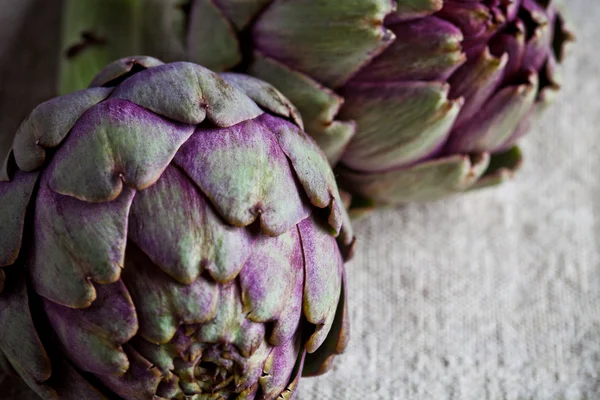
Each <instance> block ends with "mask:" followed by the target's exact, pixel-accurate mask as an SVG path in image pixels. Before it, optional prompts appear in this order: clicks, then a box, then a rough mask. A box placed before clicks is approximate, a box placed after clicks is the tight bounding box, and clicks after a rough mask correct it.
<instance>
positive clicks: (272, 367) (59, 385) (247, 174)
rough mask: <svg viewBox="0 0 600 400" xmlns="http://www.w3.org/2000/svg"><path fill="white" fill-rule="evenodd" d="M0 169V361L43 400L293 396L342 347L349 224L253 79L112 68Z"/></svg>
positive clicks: (47, 111)
mask: <svg viewBox="0 0 600 400" xmlns="http://www.w3.org/2000/svg"><path fill="white" fill-rule="evenodd" d="M0 178H1V179H0V204H1V207H0V266H2V268H0V363H3V364H7V365H9V366H10V369H11V370H12V371H13V372H16V373H17V374H18V375H19V376H20V377H22V378H23V380H24V381H25V382H26V383H27V384H28V385H29V386H30V387H31V388H32V389H33V390H35V391H36V392H37V394H38V395H40V396H41V397H42V398H44V399H57V398H60V399H74V400H75V399H77V400H81V399H117V398H119V399H126V400H134V399H135V400H138V399H140V400H141V399H180V400H183V399H198V400H200V399H233V398H235V399H255V398H256V399H275V398H277V399H291V398H294V397H295V393H296V388H297V385H298V379H299V378H300V374H301V373H302V374H304V375H315V374H320V373H323V372H325V371H326V370H327V369H328V368H329V367H330V366H331V361H332V358H333V357H334V356H335V355H336V354H339V353H341V352H342V351H343V350H344V348H345V346H346V342H347V339H348V326H347V324H348V323H347V315H346V299H345V293H344V286H345V284H344V260H345V259H347V258H348V257H350V254H351V252H352V247H353V235H352V231H351V227H350V224H349V223H348V216H347V214H346V212H345V210H344V207H343V205H342V203H341V200H340V197H339V193H338V190H337V187H336V183H335V179H334V176H333V173H332V171H331V169H330V167H329V165H328V163H327V160H326V158H325V156H324V155H323V154H322V153H321V151H320V150H319V149H318V147H317V146H316V144H314V142H313V141H312V140H311V139H310V138H309V137H308V136H307V135H306V134H305V133H304V132H303V131H302V122H301V120H300V119H299V118H298V115H297V114H296V112H295V109H294V108H293V106H291V104H290V103H289V102H288V101H287V100H286V99H285V98H284V97H283V96H282V95H281V94H280V93H279V92H278V91H276V90H275V89H273V88H272V87H271V86H269V85H268V84H266V83H264V82H261V81H259V80H258V79H256V78H252V77H248V76H244V75H240V74H222V75H220V76H219V75H216V74H215V73H213V72H211V71H209V70H207V69H205V68H204V67H200V66H198V65H195V64H192V63H188V62H180V63H172V64H163V63H162V62H160V61H158V60H156V59H152V58H146V57H139V58H135V59H133V58H131V59H124V60H120V61H118V62H115V63H114V64H111V65H109V66H108V67H107V68H106V69H104V70H103V71H102V72H100V74H99V75H98V76H97V77H96V78H95V79H94V81H93V83H92V85H91V87H90V88H89V89H86V90H82V91H79V92H75V93H71V94H68V95H65V96H62V97H58V98H55V99H52V100H50V101H48V102H46V103H43V104H41V105H40V106H38V107H37V108H36V109H35V110H34V111H33V112H32V113H31V115H30V116H29V117H28V118H27V119H26V120H25V121H24V122H23V124H22V125H21V127H20V129H19V131H18V132H17V135H16V137H15V139H14V144H13V148H12V151H11V153H10V154H9V156H8V158H7V160H6V163H5V165H4V168H3V169H2V171H1V173H0Z"/></svg>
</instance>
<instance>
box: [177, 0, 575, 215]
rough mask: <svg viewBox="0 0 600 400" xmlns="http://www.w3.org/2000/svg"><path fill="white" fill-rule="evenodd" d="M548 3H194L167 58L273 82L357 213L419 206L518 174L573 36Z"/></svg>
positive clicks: (555, 0) (555, 5)
mask: <svg viewBox="0 0 600 400" xmlns="http://www.w3.org/2000/svg"><path fill="white" fill-rule="evenodd" d="M559 1H560V0H550V1H548V0H367V1H344V2H331V1H327V0H297V1H288V0H255V1H239V0H191V1H188V2H187V3H186V4H187V6H188V7H187V8H184V9H183V11H182V12H181V11H179V12H180V13H181V14H183V16H181V15H180V14H177V12H175V11H173V10H175V8H174V7H172V10H171V13H175V14H177V15H179V17H178V18H174V19H176V20H177V21H179V23H175V26H177V29H180V30H181V31H183V32H184V34H183V35H181V34H180V38H181V41H180V43H181V46H182V47H183V48H185V50H184V51H183V54H179V55H177V56H175V58H182V57H183V58H186V57H187V58H188V59H191V60H202V62H205V63H208V64H209V65H211V66H213V67H214V68H218V69H222V70H231V69H236V70H238V71H239V70H242V71H247V72H248V73H250V74H252V75H254V76H256V77H259V78H261V79H263V80H265V81H268V82H270V83H272V84H273V85H274V86H276V87H277V88H278V89H279V90H280V91H281V92H282V93H283V94H284V95H286V96H287V97H288V98H289V99H290V100H291V101H292V102H293V103H294V104H295V105H296V106H297V107H298V109H299V111H300V112H301V114H302V115H303V117H304V122H305V124H306V129H307V132H308V133H309V134H311V135H312V136H313V138H315V140H316V141H317V143H318V144H319V146H320V147H321V148H322V149H323V150H324V152H325V153H326V155H327V158H328V160H329V162H330V163H331V164H332V165H334V166H336V165H337V171H336V172H337V173H338V175H339V176H340V178H341V179H340V182H341V186H343V189H345V190H346V191H348V192H349V193H350V194H351V195H353V197H354V201H353V202H352V204H353V205H354V207H365V206H368V205H373V204H397V203H403V202H407V201H424V200H430V199H434V198H438V197H442V196H445V195H448V194H451V193H454V192H460V191H464V190H467V189H470V188H476V187H483V186H489V185H491V184H492V183H499V182H501V181H502V180H504V179H506V178H507V177H509V176H511V175H512V174H513V173H514V172H515V171H516V169H517V168H518V167H519V165H520V161H519V160H517V159H516V158H515V157H517V156H518V155H520V152H519V150H518V148H516V146H515V142H516V141H517V139H518V138H520V137H521V136H522V135H523V134H524V133H525V132H526V131H527V130H528V128H529V127H530V125H531V122H532V120H533V118H534V117H535V116H537V115H538V114H539V110H540V109H541V108H543V106H544V104H545V103H547V102H548V101H550V100H551V99H552V97H553V94H554V93H555V92H556V91H557V90H558V89H559V88H560V80H559V76H558V71H557V65H558V64H559V63H560V62H561V61H562V60H563V57H564V54H565V47H566V46H565V45H566V44H567V43H568V42H570V41H572V40H573V35H572V33H571V31H570V29H569V27H568V24H567V21H566V20H565V17H564V13H563V12H562V7H561V4H560V2H559ZM178 10H181V8H179V9H178ZM206 37H211V39H213V40H210V41H209V40H205V38H206ZM506 152H509V153H508V154H509V155H510V156H507V154H506Z"/></svg>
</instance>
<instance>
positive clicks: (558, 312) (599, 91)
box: [0, 0, 600, 400]
mask: <svg viewBox="0 0 600 400" xmlns="http://www.w3.org/2000/svg"><path fill="white" fill-rule="evenodd" d="M82 1H83V0H82ZM336 1H343V0H336ZM569 3H570V5H571V9H572V17H573V19H574V20H575V21H576V27H577V36H578V43H577V44H576V46H575V47H574V48H573V51H572V53H571V57H570V59H569V61H568V63H567V65H566V69H565V73H564V80H565V88H564V90H563V92H562V94H561V95H560V97H559V99H558V101H557V102H556V104H555V105H554V107H553V108H552V109H551V111H550V112H549V113H548V114H547V118H546V119H545V120H544V121H543V122H542V124H541V125H539V126H538V127H537V128H536V129H535V130H534V131H533V132H531V134H530V135H529V136H528V137H527V138H526V139H525V140H524V141H523V146H522V147H523V150H524V153H525V156H526V162H525V165H524V167H523V169H522V171H521V173H520V174H519V175H518V176H517V178H516V179H515V180H514V181H513V182H510V183H508V184H506V185H504V186H502V187H501V188H497V189H491V190H486V191H481V192H474V193H471V194H468V195H465V196H462V197H454V198H451V199H448V200H444V201H440V202H436V203H431V204H425V205H412V206H407V207H404V208H400V209H396V210H387V211H381V212H379V213H376V214H374V215H372V216H371V217H370V218H369V219H366V220H363V221H360V222H358V223H357V224H356V230H357V233H358V234H359V235H360V238H359V239H360V242H359V246H358V252H357V257H356V259H355V261H354V262H352V264H351V265H349V266H348V275H349V277H348V278H349V279H348V280H349V289H350V290H349V293H350V312H351V317H352V324H353V325H352V327H353V329H352V341H351V344H350V348H349V349H348V351H347V353H346V354H345V355H344V356H343V357H340V358H339V360H338V363H337V366H336V369H335V370H334V371H333V372H332V373H329V374H327V375H325V376H323V377H319V378H315V379H304V380H303V381H302V382H301V389H302V393H301V396H300V398H301V400H311V399H333V400H338V399H343V400H380V399H382V400H383V399H385V400H388V399H399V400H405V399H406V400H597V399H600V249H599V238H600V45H599V44H598V43H599V41H600V3H599V2H598V1H597V0H570V1H569ZM57 4H58V2H57V1H55V0H0V71H1V72H0V73H1V75H0V129H1V131H0V137H2V135H4V136H5V137H6V136H7V135H8V133H9V132H14V131H15V129H16V127H17V126H18V124H19V122H20V120H21V119H22V118H23V117H24V116H25V115H27V113H28V112H29V111H30V110H31V108H32V107H33V106H34V105H35V104H37V103H38V102H40V101H41V100H44V99H46V98H48V97H50V96H51V95H52V89H53V79H54V76H55V74H56V63H55V61H54V60H55V59H54V58H53V57H54V56H53V54H55V53H56V51H57V49H56V46H57V39H58V31H57V28H56V27H57V24H58V12H57ZM6 144H7V140H4V142H3V141H2V139H0V146H6ZM4 148H5V147H4Z"/></svg>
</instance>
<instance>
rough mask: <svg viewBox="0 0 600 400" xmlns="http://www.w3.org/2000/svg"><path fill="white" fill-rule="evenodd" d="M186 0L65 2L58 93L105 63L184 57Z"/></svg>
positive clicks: (82, 82)
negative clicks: (122, 60)
mask: <svg viewBox="0 0 600 400" xmlns="http://www.w3.org/2000/svg"><path fill="white" fill-rule="evenodd" d="M189 1H190V0H65V2H64V9H63V27H62V48H61V56H60V77H59V83H58V86H59V88H58V89H59V91H60V93H61V94H64V93H69V92H72V91H75V90H80V89H84V88H86V87H87V86H88V84H89V83H90V82H91V80H92V78H93V77H94V76H95V75H96V74H97V73H98V71H100V69H102V68H103V67H105V66H106V65H107V64H109V63H110V62H112V61H114V60H117V59H119V58H122V57H129V56H137V55H150V56H153V57H157V58H160V59H162V60H163V61H174V60H182V59H185V51H184V43H183V40H182V37H183V33H182V32H179V31H178V29H177V28H181V27H183V25H184V20H185V17H184V8H185V7H184V6H183V5H185V4H187V3H188V2H189Z"/></svg>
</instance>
